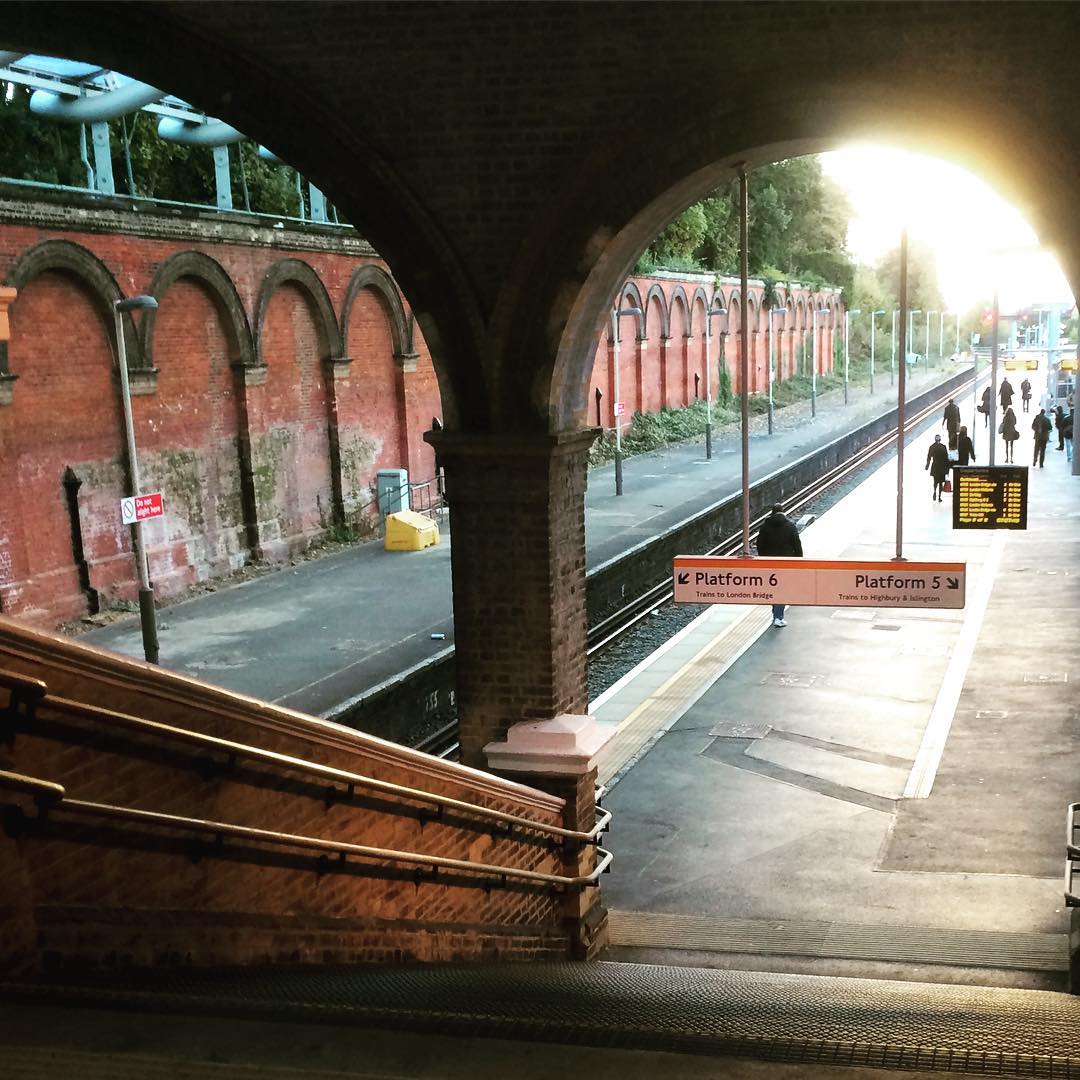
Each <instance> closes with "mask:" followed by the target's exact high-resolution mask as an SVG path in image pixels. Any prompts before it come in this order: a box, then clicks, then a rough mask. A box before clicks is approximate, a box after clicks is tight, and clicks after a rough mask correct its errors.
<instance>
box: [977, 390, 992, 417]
mask: <svg viewBox="0 0 1080 1080" xmlns="http://www.w3.org/2000/svg"><path fill="white" fill-rule="evenodd" d="M979 412H981V413H982V414H983V427H989V426H990V384H989V383H987V384H986V385H985V386H984V387H983V392H982V404H981V405H980V406H979Z"/></svg>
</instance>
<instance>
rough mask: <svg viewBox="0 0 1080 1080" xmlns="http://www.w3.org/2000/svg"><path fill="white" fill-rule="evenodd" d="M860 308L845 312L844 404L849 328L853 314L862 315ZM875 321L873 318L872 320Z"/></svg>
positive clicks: (846, 390)
mask: <svg viewBox="0 0 1080 1080" xmlns="http://www.w3.org/2000/svg"><path fill="white" fill-rule="evenodd" d="M861 314H862V312H861V310H860V309H859V308H854V309H853V310H851V311H845V312H844V404H845V405H846V404H847V403H848V330H849V329H850V327H851V316H852V315H861ZM871 321H873V320H871Z"/></svg>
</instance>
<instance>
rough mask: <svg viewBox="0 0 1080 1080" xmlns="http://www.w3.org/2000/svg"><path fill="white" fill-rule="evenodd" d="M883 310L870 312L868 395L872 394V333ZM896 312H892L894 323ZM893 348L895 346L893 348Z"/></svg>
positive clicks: (883, 312)
mask: <svg viewBox="0 0 1080 1080" xmlns="http://www.w3.org/2000/svg"><path fill="white" fill-rule="evenodd" d="M884 314H885V309H884V308H879V309H878V310H877V311H871V312H870V395H871V397H872V396H873V394H874V332H875V330H876V329H877V317H878V316H879V315H884ZM895 319H896V312H895V311H894V312H893V320H894V322H895ZM894 347H895V346H894Z"/></svg>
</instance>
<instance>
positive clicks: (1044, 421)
mask: <svg viewBox="0 0 1080 1080" xmlns="http://www.w3.org/2000/svg"><path fill="white" fill-rule="evenodd" d="M1031 430H1032V431H1034V432H1035V457H1034V458H1033V459H1032V461H1031V467H1032V468H1033V469H1034V468H1035V466H1036V465H1038V466H1039V468H1040V469H1045V468H1046V444H1047V442H1048V441H1049V439H1050V418H1049V417H1048V416H1047V415H1046V410H1045V409H1040V410H1039V415H1038V416H1036V417H1035V419H1034V420H1032V421H1031ZM1060 430H1061V428H1058V431H1060Z"/></svg>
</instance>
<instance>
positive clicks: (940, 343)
mask: <svg viewBox="0 0 1080 1080" xmlns="http://www.w3.org/2000/svg"><path fill="white" fill-rule="evenodd" d="M945 314H946V313H945V312H944V311H943V312H941V319H940V321H939V322H938V335H937V354H938V359H939V360H943V359H944V358H945Z"/></svg>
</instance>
